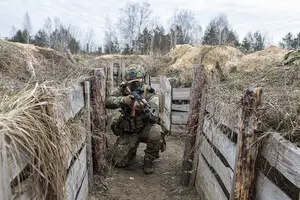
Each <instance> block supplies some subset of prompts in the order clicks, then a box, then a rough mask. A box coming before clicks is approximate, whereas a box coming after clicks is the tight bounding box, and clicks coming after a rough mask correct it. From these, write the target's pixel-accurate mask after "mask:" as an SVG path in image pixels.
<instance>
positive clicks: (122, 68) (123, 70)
mask: <svg viewBox="0 0 300 200" xmlns="http://www.w3.org/2000/svg"><path fill="white" fill-rule="evenodd" d="M125 67H126V64H125V63H121V71H122V81H125Z"/></svg>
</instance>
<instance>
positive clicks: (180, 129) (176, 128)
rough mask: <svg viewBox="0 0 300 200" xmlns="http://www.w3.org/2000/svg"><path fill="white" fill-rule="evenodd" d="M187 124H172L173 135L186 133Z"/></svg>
mask: <svg viewBox="0 0 300 200" xmlns="http://www.w3.org/2000/svg"><path fill="white" fill-rule="evenodd" d="M186 130H187V129H186V124H183V125H178V124H172V125H171V135H183V134H185V133H186Z"/></svg>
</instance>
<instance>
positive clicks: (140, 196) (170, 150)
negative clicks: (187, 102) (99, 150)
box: [88, 133, 200, 200]
mask: <svg viewBox="0 0 300 200" xmlns="http://www.w3.org/2000/svg"><path fill="white" fill-rule="evenodd" d="M111 134H112V133H111ZM109 137H110V139H109V141H110V142H109V143H112V142H114V140H115V137H112V136H109ZM109 146H110V147H112V144H110V145H109ZM183 147H184V142H183V141H182V139H180V138H177V137H172V136H169V137H167V150H166V151H165V152H163V153H162V154H161V157H160V158H159V159H158V160H156V161H155V172H154V174H151V175H145V174H144V172H143V170H142V165H143V156H144V152H143V150H144V149H145V148H146V145H145V144H141V145H140V147H139V149H138V152H137V156H136V157H135V158H134V159H133V160H132V161H131V162H130V163H129V165H128V166H127V167H126V168H113V167H112V168H111V170H110V173H109V176H108V177H107V178H105V179H104V180H101V178H100V177H97V178H96V180H95V186H94V188H93V189H92V191H91V192H90V195H89V198H88V199H89V200H116V199H135V200H153V199H162V200H173V199H178V200H184V199H186V200H187V199H188V200H196V199H200V198H199V196H198V195H197V193H196V191H195V190H191V189H188V188H185V187H180V186H179V178H180V170H181V162H182V157H183Z"/></svg>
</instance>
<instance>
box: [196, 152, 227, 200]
mask: <svg viewBox="0 0 300 200" xmlns="http://www.w3.org/2000/svg"><path fill="white" fill-rule="evenodd" d="M195 187H196V188H199V189H197V191H203V192H204V195H205V197H206V199H207V200H227V197H226V195H225V194H224V192H223V190H222V188H221V187H220V185H219V183H218V181H217V179H216V177H215V176H214V175H213V173H212V172H211V170H210V169H209V167H208V166H207V164H206V163H205V161H204V159H203V158H202V155H201V154H200V156H199V164H198V173H197V176H196V182H195Z"/></svg>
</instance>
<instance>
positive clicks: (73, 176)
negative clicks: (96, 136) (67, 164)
mask: <svg viewBox="0 0 300 200" xmlns="http://www.w3.org/2000/svg"><path fill="white" fill-rule="evenodd" d="M86 171H87V162H86V145H85V146H84V147H83V149H82V151H81V152H80V154H79V156H78V158H77V159H76V161H75V163H74V165H73V166H71V168H70V170H69V173H68V176H67V181H66V193H67V200H74V199H75V198H76V194H77V192H78V190H79V188H80V186H81V183H82V181H83V178H84V175H85V172H86Z"/></svg>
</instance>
